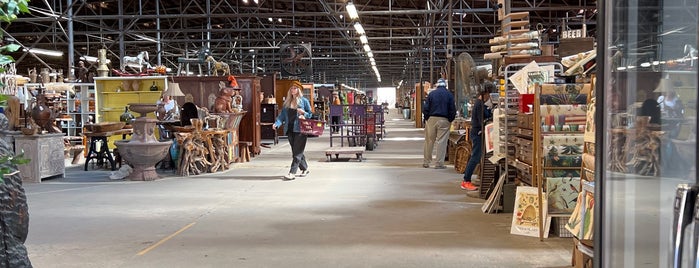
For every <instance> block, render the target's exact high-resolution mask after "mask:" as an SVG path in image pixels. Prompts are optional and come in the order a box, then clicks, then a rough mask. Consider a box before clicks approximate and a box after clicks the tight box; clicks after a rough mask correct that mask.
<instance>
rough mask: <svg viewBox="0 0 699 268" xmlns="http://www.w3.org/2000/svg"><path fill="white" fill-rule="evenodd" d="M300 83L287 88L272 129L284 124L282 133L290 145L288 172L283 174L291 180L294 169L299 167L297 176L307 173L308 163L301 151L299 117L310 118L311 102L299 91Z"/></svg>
mask: <svg viewBox="0 0 699 268" xmlns="http://www.w3.org/2000/svg"><path fill="white" fill-rule="evenodd" d="M301 88H302V85H301V83H300V82H298V81H294V83H293V84H292V85H291V87H290V88H289V92H288V93H287V94H286V99H285V100H284V105H283V106H282V110H281V112H280V113H279V116H277V120H275V121H274V125H272V129H274V130H277V128H278V127H279V126H281V125H282V124H283V125H284V133H285V134H286V136H287V137H288V139H289V145H291V156H292V160H291V167H290V169H289V174H286V176H284V179H285V180H293V179H295V178H296V171H297V170H298V169H299V168H300V169H301V174H299V177H304V176H306V175H308V173H309V171H308V163H306V156H304V154H303V152H304V150H306V138H307V137H306V135H305V134H302V133H301V127H300V126H299V119H306V118H311V115H312V113H311V102H310V101H308V99H306V98H304V97H303V94H302V93H301Z"/></svg>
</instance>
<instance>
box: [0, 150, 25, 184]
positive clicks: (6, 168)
mask: <svg viewBox="0 0 699 268" xmlns="http://www.w3.org/2000/svg"><path fill="white" fill-rule="evenodd" d="M29 161H31V160H30V159H29V158H25V157H24V154H19V155H16V156H15V155H5V156H2V157H0V163H1V164H2V165H1V166H0V183H4V182H5V180H4V177H5V174H10V173H11V172H13V171H14V170H13V166H11V165H9V164H12V165H23V164H27V163H29Z"/></svg>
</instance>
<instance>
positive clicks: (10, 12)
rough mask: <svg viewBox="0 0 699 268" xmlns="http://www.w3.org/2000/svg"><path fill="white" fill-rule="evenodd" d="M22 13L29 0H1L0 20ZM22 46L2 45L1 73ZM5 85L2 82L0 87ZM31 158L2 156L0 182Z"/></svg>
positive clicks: (15, 17) (26, 10) (26, 11)
mask: <svg viewBox="0 0 699 268" xmlns="http://www.w3.org/2000/svg"><path fill="white" fill-rule="evenodd" d="M20 13H29V1H28V0H0V22H6V23H11V22H12V21H14V20H15V19H17V15H19V14H20ZM4 33H5V31H4V30H3V31H0V40H2V37H3V36H4ZM20 47H21V46H20V45H18V44H5V43H4V42H3V43H2V45H1V46H0V73H3V72H5V67H4V66H5V65H7V64H10V63H13V62H15V59H14V58H12V56H10V55H6V53H10V52H15V51H17V50H18V49H19V48H20ZM4 86H5V85H4V84H2V82H0V87H4ZM2 100H7V96H4V95H3V96H2V97H0V101H2ZM29 161H30V160H29V159H27V158H24V154H20V155H17V156H15V155H11V154H10V155H4V156H0V183H4V182H5V181H4V177H5V176H4V175H5V174H9V173H10V172H13V168H14V165H21V164H26V163H29Z"/></svg>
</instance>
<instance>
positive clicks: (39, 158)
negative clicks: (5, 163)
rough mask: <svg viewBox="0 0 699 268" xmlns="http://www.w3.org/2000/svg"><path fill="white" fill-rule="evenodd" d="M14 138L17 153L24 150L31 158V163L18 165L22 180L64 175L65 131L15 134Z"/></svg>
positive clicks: (26, 155) (35, 180)
mask: <svg viewBox="0 0 699 268" xmlns="http://www.w3.org/2000/svg"><path fill="white" fill-rule="evenodd" d="M14 138H15V154H21V153H22V152H24V156H25V157H26V158H29V159H31V161H30V162H29V163H27V164H23V165H18V166H17V167H18V168H19V171H20V173H19V174H20V176H21V177H22V181H25V182H41V179H43V178H48V177H53V176H58V175H60V176H63V174H64V173H65V160H64V156H63V133H52V134H42V135H15V136H14Z"/></svg>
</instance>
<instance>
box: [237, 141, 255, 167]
mask: <svg viewBox="0 0 699 268" xmlns="http://www.w3.org/2000/svg"><path fill="white" fill-rule="evenodd" d="M251 146H252V142H251V141H239V142H238V154H239V156H238V162H239V163H243V162H249V161H250V147H251Z"/></svg>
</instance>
